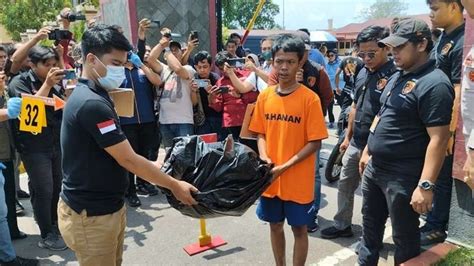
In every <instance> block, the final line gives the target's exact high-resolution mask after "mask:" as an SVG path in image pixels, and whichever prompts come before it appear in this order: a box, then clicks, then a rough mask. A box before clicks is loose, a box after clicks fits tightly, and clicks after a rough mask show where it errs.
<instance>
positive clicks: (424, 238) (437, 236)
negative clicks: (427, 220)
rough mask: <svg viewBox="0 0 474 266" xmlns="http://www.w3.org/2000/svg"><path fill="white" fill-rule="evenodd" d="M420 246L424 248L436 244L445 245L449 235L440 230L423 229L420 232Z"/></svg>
mask: <svg viewBox="0 0 474 266" xmlns="http://www.w3.org/2000/svg"><path fill="white" fill-rule="evenodd" d="M420 231H421V232H420V244H421V245H422V246H429V245H433V244H436V243H443V242H444V240H445V239H446V237H448V235H447V234H446V232H445V231H442V230H438V229H431V230H430V229H425V228H423V227H422V228H421V230H420Z"/></svg>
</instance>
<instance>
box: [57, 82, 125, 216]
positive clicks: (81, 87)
mask: <svg viewBox="0 0 474 266" xmlns="http://www.w3.org/2000/svg"><path fill="white" fill-rule="evenodd" d="M61 130H62V134H61V148H62V154H63V160H62V163H63V173H64V177H63V189H62V192H61V198H62V199H63V200H64V201H65V202H66V203H67V204H68V205H69V207H71V208H72V209H73V210H74V211H75V212H77V213H81V212H82V210H86V211H87V215H88V216H98V215H106V214H111V213H114V212H116V211H118V210H120V209H121V208H122V207H123V203H124V196H125V191H126V189H127V187H128V175H127V171H126V170H125V169H124V168H122V167H121V166H120V165H119V164H118V163H117V161H115V159H114V158H113V157H112V156H110V155H109V154H108V153H107V152H106V151H105V150H104V149H105V148H107V147H110V146H113V145H115V144H118V143H120V142H122V141H124V140H125V139H126V137H125V135H124V133H123V132H122V130H121V128H120V124H119V119H118V117H117V114H116V112H115V110H114V105H113V103H112V100H111V99H110V98H109V96H108V94H107V92H106V91H105V90H104V89H102V88H100V87H96V86H95V85H94V83H93V82H92V81H88V80H80V82H79V83H78V85H77V86H76V88H75V89H74V91H73V92H72V94H71V96H70V97H69V99H68V101H67V104H66V107H65V109H64V118H63V124H62V129H61Z"/></svg>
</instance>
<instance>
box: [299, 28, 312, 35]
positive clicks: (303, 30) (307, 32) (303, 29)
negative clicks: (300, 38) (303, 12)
mask: <svg viewBox="0 0 474 266" xmlns="http://www.w3.org/2000/svg"><path fill="white" fill-rule="evenodd" d="M298 31H302V32H304V33H306V34H308V35H311V34H310V33H309V30H308V29H306V28H302V29H298Z"/></svg>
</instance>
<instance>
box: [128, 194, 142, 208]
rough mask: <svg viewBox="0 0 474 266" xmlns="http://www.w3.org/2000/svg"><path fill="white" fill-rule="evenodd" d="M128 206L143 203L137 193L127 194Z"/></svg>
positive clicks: (136, 205)
mask: <svg viewBox="0 0 474 266" xmlns="http://www.w3.org/2000/svg"><path fill="white" fill-rule="evenodd" d="M127 201H128V206H130V207H138V206H140V205H142V203H141V201H140V199H139V198H138V196H137V194H132V195H129V196H127Z"/></svg>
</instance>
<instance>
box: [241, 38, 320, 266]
mask: <svg viewBox="0 0 474 266" xmlns="http://www.w3.org/2000/svg"><path fill="white" fill-rule="evenodd" d="M304 51H305V46H304V43H303V40H301V39H300V38H299V37H295V36H293V35H280V36H278V37H277V38H276V39H275V40H274V43H273V47H272V55H273V68H274V69H275V70H276V71H277V72H278V75H279V82H278V85H276V86H271V87H269V88H267V89H265V90H264V91H263V92H261V93H260V95H259V97H258V100H257V103H256V106H255V110H254V113H253V116H252V120H251V123H250V130H251V131H254V132H256V133H258V150H259V153H260V157H261V158H262V159H263V160H265V161H267V162H269V163H274V164H275V167H274V168H273V169H272V173H273V175H274V177H275V180H274V182H273V183H272V185H271V186H270V187H269V188H268V189H267V190H266V191H265V192H264V193H263V196H262V197H261V199H260V202H259V205H258V207H257V216H258V217H259V218H260V219H261V220H263V221H266V222H269V223H270V231H271V233H270V236H271V242H272V249H273V254H274V257H275V262H276V265H285V262H286V260H285V235H284V231H283V222H284V220H285V219H286V220H287V221H288V224H289V225H290V226H291V227H292V230H293V235H294V238H295V246H294V254H293V264H294V265H304V263H305V261H306V257H307V254H308V233H307V224H308V223H309V222H310V219H311V217H312V214H311V213H312V212H313V210H314V209H313V208H312V203H313V200H314V170H315V160H316V156H315V155H316V151H317V150H319V149H320V148H321V140H322V139H325V138H327V137H328V133H327V129H326V126H325V123H324V116H323V113H322V109H321V101H320V99H319V97H318V96H317V95H316V94H315V93H313V92H312V91H311V90H310V89H308V88H307V87H305V86H304V85H301V84H299V83H298V82H297V81H296V73H297V72H298V70H299V65H300V62H301V60H302V59H303V54H304Z"/></svg>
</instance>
